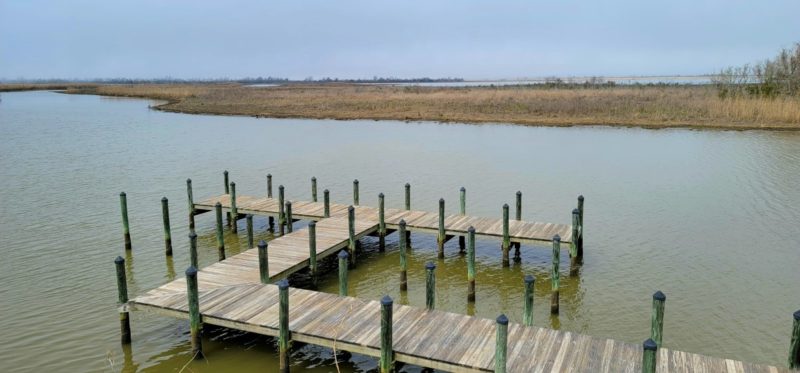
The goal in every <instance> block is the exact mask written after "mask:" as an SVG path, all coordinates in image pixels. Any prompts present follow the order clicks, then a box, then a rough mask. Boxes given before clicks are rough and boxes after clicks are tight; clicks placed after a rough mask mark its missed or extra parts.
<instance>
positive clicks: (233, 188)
mask: <svg viewBox="0 0 800 373" xmlns="http://www.w3.org/2000/svg"><path fill="white" fill-rule="evenodd" d="M229 219H230V221H229V223H230V226H231V230H233V233H236V232H238V231H239V227H238V224H236V222H237V221H238V220H239V209H237V208H236V183H231V212H230V218H229Z"/></svg>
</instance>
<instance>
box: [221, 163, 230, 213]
mask: <svg viewBox="0 0 800 373" xmlns="http://www.w3.org/2000/svg"><path fill="white" fill-rule="evenodd" d="M222 176H223V178H224V179H225V194H226V195H230V194H231V189H230V182H229V180H228V170H225V172H223V173H222ZM225 218H226V219H228V226H229V227H230V226H231V213H230V211H229V212H226V213H225Z"/></svg>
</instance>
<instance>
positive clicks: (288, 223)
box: [286, 201, 294, 233]
mask: <svg viewBox="0 0 800 373" xmlns="http://www.w3.org/2000/svg"><path fill="white" fill-rule="evenodd" d="M293 228H294V217H292V201H286V232H287V233H292V230H293Z"/></svg>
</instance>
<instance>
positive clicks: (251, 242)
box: [245, 214, 255, 250]
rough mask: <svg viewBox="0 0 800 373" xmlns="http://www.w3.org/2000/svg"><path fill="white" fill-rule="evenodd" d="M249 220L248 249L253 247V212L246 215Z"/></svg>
mask: <svg viewBox="0 0 800 373" xmlns="http://www.w3.org/2000/svg"><path fill="white" fill-rule="evenodd" d="M245 220H246V221H247V249H248V250H250V249H252V248H253V247H254V246H255V245H253V214H247V216H246V217H245Z"/></svg>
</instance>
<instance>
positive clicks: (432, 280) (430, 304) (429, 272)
mask: <svg viewBox="0 0 800 373" xmlns="http://www.w3.org/2000/svg"><path fill="white" fill-rule="evenodd" d="M435 270H436V264H433V262H428V263H426V264H425V307H426V308H427V309H429V310H433V309H435V308H436V273H435Z"/></svg>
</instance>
